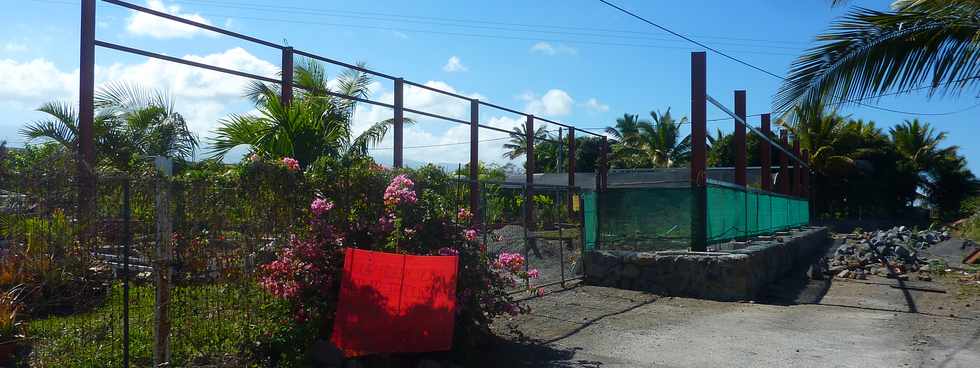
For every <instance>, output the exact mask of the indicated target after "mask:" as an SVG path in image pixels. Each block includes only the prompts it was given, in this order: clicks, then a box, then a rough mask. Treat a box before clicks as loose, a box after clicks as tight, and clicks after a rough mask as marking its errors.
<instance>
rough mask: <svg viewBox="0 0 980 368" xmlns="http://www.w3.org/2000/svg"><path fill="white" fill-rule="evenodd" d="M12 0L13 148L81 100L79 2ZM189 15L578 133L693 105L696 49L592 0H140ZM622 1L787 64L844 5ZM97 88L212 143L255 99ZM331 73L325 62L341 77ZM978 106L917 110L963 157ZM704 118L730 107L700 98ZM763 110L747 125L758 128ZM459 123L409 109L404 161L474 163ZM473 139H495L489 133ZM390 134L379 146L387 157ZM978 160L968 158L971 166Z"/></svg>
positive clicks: (493, 151) (764, 63) (165, 26)
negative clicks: (162, 106)
mask: <svg viewBox="0 0 980 368" xmlns="http://www.w3.org/2000/svg"><path fill="white" fill-rule="evenodd" d="M5 2H9V3H10V4H7V5H8V6H5V9H7V11H6V12H4V13H3V14H0V80H2V81H3V83H0V111H2V112H3V115H2V117H0V139H5V140H7V141H9V142H10V144H11V145H12V146H20V145H23V144H24V142H23V138H22V137H20V136H19V134H18V133H17V130H18V129H19V128H20V127H21V126H22V125H23V124H24V123H25V122H29V121H32V120H36V119H40V118H42V117H43V115H41V114H39V113H36V112H33V111H32V110H33V109H34V108H36V107H37V106H38V105H40V104H41V103H42V102H44V101H48V100H54V99H62V100H73V99H75V98H76V97H75V96H77V73H78V72H77V70H78V65H77V63H78V39H79V36H78V28H79V20H78V14H79V5H78V1H77V0H25V1H16V7H14V6H12V4H14V3H15V2H14V1H11V0H5ZM135 2H136V3H139V4H141V5H150V6H153V7H155V8H158V9H164V10H166V11H168V12H172V13H177V14H180V15H182V16H185V17H192V18H194V19H198V20H201V21H204V22H207V23H211V24H214V25H218V26H222V27H227V28H230V29H232V30H234V31H237V32H241V33H245V34H248V35H252V36H256V37H259V38H263V39H267V40H270V41H275V42H286V43H288V44H290V45H292V46H294V47H296V48H298V49H302V50H306V51H310V52H313V53H317V54H320V55H323V56H327V57H331V58H334V59H338V60H341V61H345V62H357V61H363V62H365V63H367V64H368V65H369V67H371V68H372V69H375V70H378V71H382V72H385V73H387V74H390V75H395V76H402V77H404V78H406V79H409V80H412V81H416V82H419V83H427V84H429V85H431V86H435V87H438V88H443V89H451V90H452V91H455V92H457V93H461V94H464V95H467V96H471V97H478V98H480V99H482V100H487V101H490V102H493V103H497V104H500V105H504V106H508V107H512V108H515V109H518V110H522V111H527V112H532V113H534V114H536V115H540V116H546V117H548V118H552V119H555V120H560V121H563V122H567V123H571V124H574V125H576V126H579V127H604V126H607V125H612V124H613V123H614V121H615V118H616V117H618V116H622V114H623V113H626V112H629V113H639V114H641V115H642V116H648V115H647V114H648V113H649V111H650V110H654V109H660V110H663V109H666V108H667V107H671V108H672V112H673V113H674V114H675V116H681V115H683V116H686V115H688V112H689V109H690V102H689V96H690V86H689V83H690V69H689V68H690V56H689V53H690V52H691V51H700V48H699V47H698V46H696V45H692V44H689V43H687V42H685V41H682V40H678V39H676V38H675V37H673V36H670V35H668V34H666V33H664V32H660V31H658V30H656V29H653V28H652V27H650V26H649V25H646V24H643V23H641V22H639V21H637V20H635V19H633V18H629V17H627V16H626V15H624V14H622V13H619V12H617V11H615V10H613V9H611V8H608V7H606V6H604V5H602V4H601V3H599V2H598V1H595V0H566V1H558V0H541V1H516V0H506V1H503V0H502V1H492V2H476V1H447V0H438V1H388V0H376V1H346V0H345V1H277V2H258V1H256V0H245V1H231V0H180V1H178V0H152V1H146V0H138V1H135ZM616 2H617V3H618V4H620V5H621V6H624V7H626V8H628V9H631V10H633V11H635V12H636V13H638V14H641V15H643V16H645V17H648V18H649V19H652V20H654V21H656V22H659V23H660V24H663V25H665V26H667V27H670V28H672V29H674V30H676V31H678V32H680V33H683V34H686V35H689V36H691V37H693V38H695V39H698V40H700V41H702V42H704V43H706V44H709V45H712V46H713V47H716V48H718V49H722V50H725V51H727V52H729V53H731V54H732V55H735V56H737V57H739V58H742V59H744V60H746V61H748V62H750V63H753V64H755V65H758V66H760V67H762V68H765V69H767V70H770V71H772V72H774V73H777V74H784V73H785V72H786V70H787V69H788V67H789V64H790V62H791V61H792V60H793V59H794V57H795V56H796V55H798V54H800V53H801V52H802V50H804V49H805V48H806V47H808V46H810V45H811V40H812V39H813V37H814V36H815V35H816V34H818V33H820V32H821V31H823V30H825V29H826V28H827V26H828V25H829V24H830V22H831V21H832V20H833V19H835V18H836V17H839V16H840V15H841V14H842V13H843V12H844V11H845V10H846V9H845V8H832V7H830V5H829V1H827V0H800V1H776V0H764V1H740V2H735V3H733V2H723V1H698V0H691V1H683V2H676V1H638V0H618V1H616ZM888 4H889V2H887V1H854V2H852V3H851V4H850V5H852V6H866V7H870V8H876V9H885V8H887V6H888ZM97 13H98V29H97V38H99V39H102V40H106V41H110V42H116V43H120V44H124V45H127V46H134V47H139V48H144V49H149V50H153V51H156V52H160V53H165V54H168V55H173V56H178V57H184V58H189V59H194V60H198V61H203V62H206V63H210V64H214V65H220V66H225V67H229V68H235V69H239V70H243V71H248V72H251V73H256V74H261V75H268V76H273V75H274V73H275V71H276V70H277V68H278V64H279V55H278V53H277V52H275V50H273V49H269V48H264V47H261V46H255V45H250V44H248V43H246V42H243V41H239V40H235V39H232V38H229V37H225V36H216V35H214V34H211V33H208V32H206V31H205V32H196V31H193V30H190V29H188V28H185V27H180V26H175V25H174V24H173V23H169V22H167V21H164V20H161V19H157V18H155V17H152V16H146V15H138V16H137V15H134V14H133V13H132V12H130V11H128V10H126V9H123V8H120V7H118V6H114V5H111V4H107V3H102V2H100V3H99V4H98V12H97ZM96 55H97V56H96V63H97V65H98V67H97V82H99V83H105V82H108V81H120V80H122V81H128V82H132V83H138V84H141V85H144V86H147V87H151V88H159V89H165V90H167V91H169V93H170V94H172V95H173V96H174V98H175V99H176V103H177V108H178V109H179V110H180V111H181V112H182V113H184V115H185V116H186V117H187V118H188V119H189V120H190V122H191V126H192V128H193V129H194V130H195V131H196V132H197V133H198V134H200V135H201V137H202V138H204V139H206V138H207V137H208V136H209V135H210V134H211V133H210V132H211V131H212V130H213V128H214V127H215V126H216V125H217V121H218V120H219V119H221V118H222V117H225V116H227V115H228V114H230V113H246V112H249V111H250V110H251V109H252V107H251V106H249V104H247V103H246V102H245V101H244V99H243V98H241V90H242V87H243V86H244V80H242V79H240V78H237V77H228V76H221V75H218V74H216V73H210V72H202V71H200V70H193V69H191V68H188V67H183V66H178V65H174V64H170V63H167V62H163V61H149V60H147V59H146V58H144V57H138V56H132V55H125V54H122V53H119V52H116V51H113V50H107V49H99V50H97V54H96ZM338 71H339V69H338V68H335V67H334V68H330V69H328V72H329V73H330V74H331V75H336V73H337V72H338ZM708 73H709V77H708V92H709V94H710V95H712V96H714V97H715V98H717V99H719V100H721V101H725V102H729V103H730V101H731V100H732V91H733V90H735V89H746V90H747V91H748V92H747V94H748V112H749V114H756V113H762V112H767V111H769V109H770V104H771V97H772V95H773V94H774V93H775V92H776V90H777V88H778V87H779V82H780V81H779V80H778V79H776V78H773V77H771V76H767V75H765V74H762V73H760V72H758V71H755V70H752V69H749V68H747V67H745V66H743V65H740V64H737V63H734V62H732V61H729V60H726V59H724V58H723V57H721V56H719V55H713V54H709V56H708ZM376 81H377V84H376V85H375V86H374V96H373V98H375V99H378V100H382V101H390V99H391V90H392V87H391V82H390V81H387V80H380V79H379V80H376ZM406 92H407V96H406V101H407V102H406V103H407V104H408V105H409V107H414V108H418V109H423V110H426V111H432V112H437V113H441V114H446V115H451V116H454V117H458V118H462V119H468V116H469V112H468V103H466V102H465V101H452V100H451V99H447V98H444V97H441V96H438V95H434V94H431V93H425V92H424V91H421V90H415V89H409V90H407V91H406ZM976 97H977V96H973V95H964V96H960V97H958V98H933V99H929V98H927V97H926V96H924V95H921V94H917V95H910V96H901V97H887V98H883V99H881V100H880V101H877V104H878V105H879V106H882V107H885V108H890V109H898V110H904V111H914V112H920V113H944V112H950V111H958V110H963V109H966V108H968V107H971V106H973V105H975V104H976V103H977V102H978V100H977V99H976ZM977 111H980V109H973V110H968V111H965V112H962V113H958V114H952V115H943V116H929V115H919V116H918V117H919V118H920V119H922V120H925V121H928V122H930V123H932V124H933V125H934V126H935V127H936V128H937V129H939V130H942V131H946V132H949V133H950V134H949V139H948V141H947V142H948V143H949V144H953V145H959V146H960V147H961V149H962V151H961V152H962V154H964V155H965V156H967V157H968V158H970V157H972V156H974V154H976V153H980V144H978V143H976V142H975V140H976V139H977V138H978V134H977V133H975V132H976V129H974V128H973V126H975V123H976V120H977V116H980V115H978V114H977ZM842 112H843V113H845V114H852V115H853V116H854V117H856V118H863V119H865V120H873V121H875V122H876V123H877V124H878V125H879V126H880V127H888V126H891V125H894V124H896V123H898V122H901V121H902V120H903V119H910V118H913V117H916V116H915V115H907V114H901V113H893V112H886V111H881V110H875V109H869V108H863V107H848V108H846V109H843V110H842ZM390 114H391V112H390V111H388V110H386V109H383V108H374V107H371V106H361V107H360V108H359V110H358V112H357V117H356V118H357V120H358V126H361V127H363V126H366V125H367V124H368V123H369V122H371V121H375V120H378V119H381V118H387V117H390ZM708 115H709V118H716V117H724V114H723V113H722V112H721V111H719V110H717V109H714V108H713V107H710V108H709V114H708ZM757 119H758V118H754V119H751V120H750V121H753V122H757V121H758V120H757ZM481 120H482V122H483V123H485V124H491V125H494V126H497V127H501V128H508V127H510V126H513V125H515V124H519V123H520V122H521V118H520V117H519V116H515V115H511V114H508V113H505V112H502V111H490V110H486V111H481ZM732 124H733V123H732V122H731V120H724V121H717V122H709V130H710V131H712V132H713V131H714V130H715V129H716V128H720V129H723V130H730V129H731V126H732ZM467 132H468V130H467V128H466V127H464V126H458V125H456V124H454V123H445V122H438V121H434V120H431V119H419V123H418V124H417V125H416V126H414V127H412V128H410V129H409V131H408V132H407V133H406V143H405V144H406V146H409V147H413V146H426V145H440V146H438V147H432V148H412V149H408V150H406V159H408V160H413V161H426V162H439V163H450V164H451V163H457V162H464V161H465V160H466V159H467V157H468V148H467V146H466V145H453V144H452V143H457V142H462V141H465V139H466V137H467ZM481 134H483V136H482V137H481V138H484V139H494V138H500V137H501V136H502V135H501V134H499V133H493V132H490V131H483V132H482V133H481ZM500 143H501V141H492V142H486V143H484V144H482V145H481V155H480V156H481V159H484V160H488V161H496V162H502V161H503V160H502V159H501V158H500V153H501V149H500V147H499V144H500ZM390 146H391V145H390V142H385V143H382V144H381V145H380V146H379V149H377V150H375V151H374V152H375V154H376V155H377V156H378V157H379V158H380V159H381V160H382V161H387V157H390V151H387V150H385V149H384V148H387V147H390ZM978 165H980V160H971V162H970V167H971V168H972V169H973V170H974V171H978V169H980V166H978Z"/></svg>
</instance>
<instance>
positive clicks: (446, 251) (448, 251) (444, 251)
mask: <svg viewBox="0 0 980 368" xmlns="http://www.w3.org/2000/svg"><path fill="white" fill-rule="evenodd" d="M439 255H440V256H457V255H459V251H458V250H455V249H453V248H449V247H442V248H439Z"/></svg>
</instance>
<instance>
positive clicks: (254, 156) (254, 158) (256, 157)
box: [248, 153, 262, 162]
mask: <svg viewBox="0 0 980 368" xmlns="http://www.w3.org/2000/svg"><path fill="white" fill-rule="evenodd" d="M248 160H249V161H252V162H259V161H262V157H261V156H259V154H258V153H253V154H251V155H249V156H248Z"/></svg>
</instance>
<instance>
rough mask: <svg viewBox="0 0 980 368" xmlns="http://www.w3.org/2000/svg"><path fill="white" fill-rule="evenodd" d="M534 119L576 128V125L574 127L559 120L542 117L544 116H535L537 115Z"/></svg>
mask: <svg viewBox="0 0 980 368" xmlns="http://www.w3.org/2000/svg"><path fill="white" fill-rule="evenodd" d="M534 120H541V121H543V122H546V123H552V124H555V125H559V126H563V127H566V128H575V127H573V126H571V125H568V124H564V123H559V122H557V121H554V120H550V119H545V118H542V117H540V116H535V117H534Z"/></svg>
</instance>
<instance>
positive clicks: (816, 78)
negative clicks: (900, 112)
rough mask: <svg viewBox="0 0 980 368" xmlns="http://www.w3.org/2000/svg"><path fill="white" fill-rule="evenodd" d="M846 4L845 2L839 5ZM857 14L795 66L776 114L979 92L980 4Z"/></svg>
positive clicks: (900, 4) (901, 3)
mask: <svg viewBox="0 0 980 368" xmlns="http://www.w3.org/2000/svg"><path fill="white" fill-rule="evenodd" d="M835 3H840V1H835ZM892 8H893V10H892V11H876V10H870V9H864V8H859V9H856V10H853V11H851V12H850V13H849V14H848V15H846V16H845V17H844V19H843V20H840V21H838V22H836V23H835V24H833V25H832V26H831V30H830V31H829V32H827V33H824V34H822V35H819V36H817V41H818V42H820V43H821V44H819V45H818V46H815V47H813V48H811V49H809V50H807V51H806V52H805V53H804V54H803V55H802V56H800V57H799V58H797V60H796V61H795V62H794V63H793V65H792V67H791V69H790V73H789V75H788V77H787V78H786V81H785V82H784V83H783V85H782V86H781V87H780V89H779V92H778V93H777V94H776V97H775V102H774V105H775V106H774V109H775V110H776V111H787V110H789V109H790V108H792V107H793V106H809V107H814V106H818V105H821V104H824V103H851V102H853V101H858V100H861V99H864V98H867V97H869V96H872V95H878V94H882V93H885V92H889V91H896V90H899V91H901V90H908V89H910V88H918V87H919V85H921V84H923V83H928V84H927V86H928V89H929V92H930V94H934V93H937V92H938V93H952V94H958V93H962V92H966V91H967V90H969V89H971V88H976V87H977V86H980V52H978V49H980V1H977V0H898V1H895V2H894V3H893V4H892Z"/></svg>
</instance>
